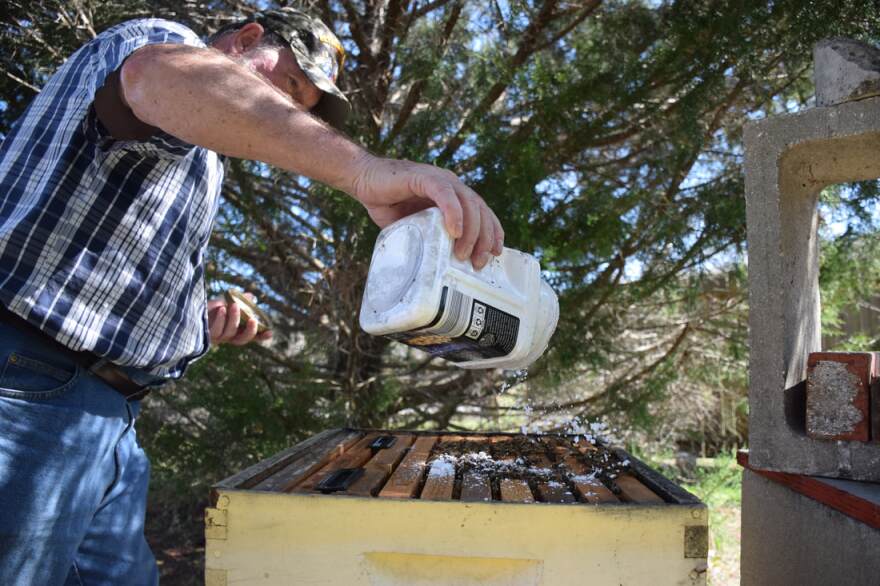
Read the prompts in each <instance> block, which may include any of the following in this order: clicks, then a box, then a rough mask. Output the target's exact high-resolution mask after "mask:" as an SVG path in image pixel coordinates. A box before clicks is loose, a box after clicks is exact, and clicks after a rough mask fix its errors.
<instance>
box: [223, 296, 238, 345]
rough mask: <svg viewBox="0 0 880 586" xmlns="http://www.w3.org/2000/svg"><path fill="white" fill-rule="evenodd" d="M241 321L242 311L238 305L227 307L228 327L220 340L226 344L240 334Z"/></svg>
mask: <svg viewBox="0 0 880 586" xmlns="http://www.w3.org/2000/svg"><path fill="white" fill-rule="evenodd" d="M240 321H241V309H240V308H239V307H238V304H237V303H230V304H229V305H227V306H226V327H224V328H223V333H222V334H221V335H220V340H222V341H224V342H226V341H229V340H231V339H232V338H234V337H235V334H236V333H238V326H239V322H240Z"/></svg>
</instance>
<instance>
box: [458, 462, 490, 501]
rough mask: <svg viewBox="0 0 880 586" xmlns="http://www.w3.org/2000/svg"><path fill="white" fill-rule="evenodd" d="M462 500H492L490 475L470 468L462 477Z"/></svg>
mask: <svg viewBox="0 0 880 586" xmlns="http://www.w3.org/2000/svg"><path fill="white" fill-rule="evenodd" d="M461 500H463V501H491V500H492V485H491V484H489V476H487V475H486V474H481V473H480V472H477V471H476V470H468V471H467V472H466V473H465V474H464V476H463V477H462V479H461Z"/></svg>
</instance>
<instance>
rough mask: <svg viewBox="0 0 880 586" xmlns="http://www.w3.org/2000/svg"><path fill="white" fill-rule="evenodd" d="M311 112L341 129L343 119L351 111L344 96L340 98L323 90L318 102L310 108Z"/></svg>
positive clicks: (343, 124) (343, 122) (342, 127)
mask: <svg viewBox="0 0 880 586" xmlns="http://www.w3.org/2000/svg"><path fill="white" fill-rule="evenodd" d="M316 85H317V84H316ZM312 113H313V114H314V115H315V116H317V117H318V118H320V119H321V120H323V121H324V122H326V123H327V124H329V125H330V126H332V127H333V128H336V129H337V130H343V129H344V128H345V121H346V120H348V115H349V114H350V113H351V104H350V103H349V101H348V100H346V99H345V97H342V98H340V97H339V96H337V95H336V94H332V93H330V92H326V91H325V92H323V93H322V94H321V99H320V100H319V101H318V104H317V105H316V106H315V107H314V108H312Z"/></svg>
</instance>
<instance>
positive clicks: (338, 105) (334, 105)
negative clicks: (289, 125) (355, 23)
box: [253, 7, 351, 129]
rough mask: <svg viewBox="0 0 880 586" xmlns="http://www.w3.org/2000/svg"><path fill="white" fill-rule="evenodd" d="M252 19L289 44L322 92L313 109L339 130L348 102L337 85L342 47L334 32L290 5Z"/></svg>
mask: <svg viewBox="0 0 880 586" xmlns="http://www.w3.org/2000/svg"><path fill="white" fill-rule="evenodd" d="M253 20H254V22H258V23H260V24H261V25H262V26H263V28H264V29H265V30H267V31H269V32H272V33H275V34H276V35H278V36H280V37H281V38H283V39H284V40H285V41H287V43H289V44H290V49H291V50H292V51H293V54H294V56H295V57H296V61H297V63H298V64H299V66H300V68H301V69H302V70H303V72H304V73H305V74H306V76H308V78H309V79H310V80H312V83H314V84H315V85H316V86H317V87H318V89H320V90H321V92H322V95H321V100H320V101H319V102H318V104H317V105H316V106H315V107H314V108H312V112H313V113H314V114H315V115H316V116H319V117H320V118H321V119H323V120H324V121H326V122H327V123H328V124H330V125H331V126H333V127H334V128H339V129H342V127H343V126H344V125H345V120H346V118H348V114H349V112H350V111H351V104H350V103H349V101H348V99H347V98H346V97H345V95H344V94H343V93H342V92H341V91H340V89H339V88H338V87H336V80H337V79H338V78H339V74H340V73H341V71H342V64H343V63H344V62H345V49H343V48H342V43H340V42H339V39H337V38H336V35H334V34H333V31H331V30H330V29H329V28H328V27H327V25H325V24H324V23H323V22H321V21H320V20H319V19H317V18H313V17H311V16H309V15H308V14H306V13H305V12H302V11H301V10H297V9H295V8H290V7H285V8H278V9H276V10H267V11H265V12H260V13H257V14H255V15H254V17H253Z"/></svg>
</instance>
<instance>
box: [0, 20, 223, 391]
mask: <svg viewBox="0 0 880 586" xmlns="http://www.w3.org/2000/svg"><path fill="white" fill-rule="evenodd" d="M156 43H182V44H186V45H192V46H198V47H204V46H205V45H204V43H203V42H202V41H201V40H200V39H199V38H198V36H197V35H196V34H195V33H194V32H193V31H191V30H190V29H188V28H186V27H185V26H182V25H180V24H177V23H174V22H169V21H165V20H156V19H150V20H136V21H130V22H126V23H123V24H120V25H118V26H115V27H113V28H111V29H109V30H107V31H105V32H104V33H102V34H100V35H98V37H97V38H96V39H94V40H93V41H91V42H89V43H88V44H86V45H85V46H83V47H82V48H80V49H79V50H78V51H77V52H76V53H74V54H73V55H72V56H71V57H70V58H69V59H68V60H67V61H66V62H65V63H64V65H62V66H61V67H60V68H59V69H58V71H57V72H56V73H55V74H54V75H53V76H52V77H51V78H50V79H49V81H48V82H47V83H46V86H45V87H44V88H43V90H42V91H41V92H40V94H39V95H38V96H37V97H36V99H34V101H33V103H31V105H30V106H29V107H28V109H27V110H26V111H25V113H24V114H23V115H22V117H21V118H20V119H18V120H17V121H16V123H15V124H14V125H13V127H12V130H11V131H10V132H9V135H8V136H7V137H6V139H5V140H4V141H3V143H2V145H0V302H2V304H3V305H4V306H6V307H7V308H8V309H9V310H11V311H12V312H14V313H16V314H17V315H19V316H21V317H23V318H25V319H26V320H28V321H29V322H30V323H32V324H34V325H36V326H37V327H38V328H40V329H41V330H43V331H44V332H45V333H47V334H48V335H49V336H51V337H53V338H54V339H56V340H58V341H59V342H61V343H62V344H64V345H65V346H67V347H69V348H71V349H73V350H88V351H91V352H93V353H94V354H96V355H98V356H100V357H103V358H106V359H107V360H109V361H111V362H113V363H115V364H118V365H121V366H127V367H132V368H136V369H139V370H142V371H144V372H146V373H149V374H150V375H153V376H158V377H162V378H177V377H179V376H181V375H182V374H183V371H184V369H185V368H186V366H187V364H188V363H189V362H190V361H191V360H193V359H194V358H197V357H199V356H201V355H202V354H204V353H205V352H206V351H207V349H208V340H209V337H208V324H207V312H206V298H205V287H204V267H203V256H204V251H205V247H206V245H207V242H208V237H209V236H210V233H211V227H212V225H213V222H214V217H215V215H216V212H217V204H218V200H219V196H220V187H221V183H222V181H223V161H222V158H221V157H220V156H219V155H218V154H217V153H214V152H212V151H209V150H208V149H205V148H202V147H197V146H193V145H190V144H187V143H184V142H183V141H181V140H178V139H176V138H174V137H172V136H170V135H168V134H165V133H162V132H159V133H157V134H156V135H154V136H152V137H151V138H150V139H148V140H145V141H121V140H113V139H112V138H111V137H110V136H109V134H108V133H107V131H106V129H105V128H104V127H103V125H102V124H101V123H100V122H99V121H98V119H97V117H96V116H95V112H94V109H93V108H92V101H93V99H94V96H95V92H96V90H97V89H99V88H100V87H101V86H102V85H103V84H104V80H105V78H106V77H107V75H108V74H110V73H111V72H113V71H114V70H116V69H118V68H119V67H120V66H121V65H122V63H123V61H124V60H125V58H126V57H127V56H128V55H130V54H131V53H132V52H133V51H135V50H136V49H138V48H140V47H143V46H145V45H149V44H156Z"/></svg>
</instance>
